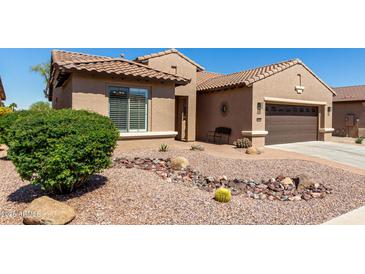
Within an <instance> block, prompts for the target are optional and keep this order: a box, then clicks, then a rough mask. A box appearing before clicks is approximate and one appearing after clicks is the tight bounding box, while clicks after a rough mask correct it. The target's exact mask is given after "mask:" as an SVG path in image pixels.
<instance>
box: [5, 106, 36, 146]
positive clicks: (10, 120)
mask: <svg viewBox="0 0 365 274" xmlns="http://www.w3.org/2000/svg"><path fill="white" fill-rule="evenodd" d="M30 113H31V112H29V111H15V112H10V113H8V114H6V115H4V116H0V144H6V145H8V143H9V140H10V136H9V133H8V129H10V127H11V126H12V125H13V124H15V123H16V121H17V119H18V118H19V117H23V116H26V115H28V114H30Z"/></svg>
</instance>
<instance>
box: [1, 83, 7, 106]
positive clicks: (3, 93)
mask: <svg viewBox="0 0 365 274" xmlns="http://www.w3.org/2000/svg"><path fill="white" fill-rule="evenodd" d="M5 99H6V95H5V90H4V86H3V82H2V81H1V77H0V105H1V103H2V101H5Z"/></svg>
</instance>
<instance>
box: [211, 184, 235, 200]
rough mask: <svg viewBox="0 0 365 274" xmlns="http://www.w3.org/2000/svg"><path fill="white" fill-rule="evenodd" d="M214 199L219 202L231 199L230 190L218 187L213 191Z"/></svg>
mask: <svg viewBox="0 0 365 274" xmlns="http://www.w3.org/2000/svg"><path fill="white" fill-rule="evenodd" d="M214 199H215V200H216V201H218V202H221V203H228V202H229V201H230V200H231V191H230V190H229V189H228V188H224V187H220V188H218V189H217V190H216V191H215V194H214Z"/></svg>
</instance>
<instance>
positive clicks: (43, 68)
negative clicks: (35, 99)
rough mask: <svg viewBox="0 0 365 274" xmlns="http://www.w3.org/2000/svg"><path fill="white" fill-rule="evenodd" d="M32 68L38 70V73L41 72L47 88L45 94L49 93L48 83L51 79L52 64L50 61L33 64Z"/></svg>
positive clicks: (33, 70)
mask: <svg viewBox="0 0 365 274" xmlns="http://www.w3.org/2000/svg"><path fill="white" fill-rule="evenodd" d="M30 70H31V71H32V72H36V73H38V74H40V75H41V76H42V78H43V82H44V84H45V86H46V87H45V88H44V90H43V92H44V95H46V94H47V85H48V81H49V76H50V73H51V64H50V63H42V64H38V65H35V66H31V67H30Z"/></svg>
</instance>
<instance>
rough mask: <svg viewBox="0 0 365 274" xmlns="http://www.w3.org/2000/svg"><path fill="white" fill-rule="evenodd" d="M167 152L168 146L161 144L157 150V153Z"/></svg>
mask: <svg viewBox="0 0 365 274" xmlns="http://www.w3.org/2000/svg"><path fill="white" fill-rule="evenodd" d="M168 150H169V146H168V145H166V144H161V145H160V147H159V149H158V151H160V152H166V151H168Z"/></svg>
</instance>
